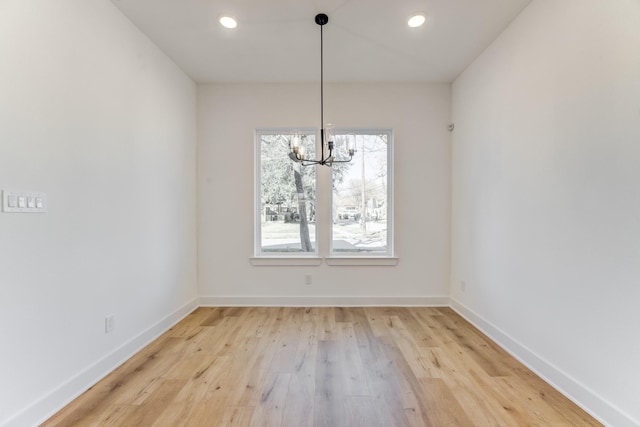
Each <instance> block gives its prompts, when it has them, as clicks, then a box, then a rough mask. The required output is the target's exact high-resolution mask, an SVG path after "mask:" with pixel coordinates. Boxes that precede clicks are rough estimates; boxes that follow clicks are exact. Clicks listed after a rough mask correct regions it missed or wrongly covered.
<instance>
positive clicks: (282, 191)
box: [255, 130, 317, 256]
mask: <svg viewBox="0 0 640 427" xmlns="http://www.w3.org/2000/svg"><path fill="white" fill-rule="evenodd" d="M294 134H295V135H300V137H301V140H302V144H303V145H304V147H305V149H306V150H307V153H308V154H309V155H310V156H315V149H314V147H315V145H316V144H315V141H316V136H315V131H313V130H312V131H311V132H308V131H306V132H302V133H301V132H300V131H298V132H294V131H293V130H258V131H257V132H256V160H257V165H256V173H257V175H258V176H257V179H256V185H257V187H259V188H257V189H256V195H257V197H256V243H255V244H256V248H255V253H256V255H268V256H272V255H315V254H317V247H316V226H315V224H316V221H315V216H316V168H315V167H302V166H300V164H299V163H296V162H293V161H291V159H290V158H289V143H290V140H291V138H292V137H293V136H294Z"/></svg>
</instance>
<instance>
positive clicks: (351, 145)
mask: <svg viewBox="0 0 640 427" xmlns="http://www.w3.org/2000/svg"><path fill="white" fill-rule="evenodd" d="M347 151H348V152H349V155H350V156H353V153H355V152H356V148H355V141H354V140H353V138H349V140H348V141H347Z"/></svg>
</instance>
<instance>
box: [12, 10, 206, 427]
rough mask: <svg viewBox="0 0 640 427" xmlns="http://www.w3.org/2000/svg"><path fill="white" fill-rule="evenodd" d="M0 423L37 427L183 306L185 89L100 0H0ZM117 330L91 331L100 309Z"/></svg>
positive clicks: (191, 189) (187, 215)
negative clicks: (21, 196) (41, 200)
mask: <svg viewBox="0 0 640 427" xmlns="http://www.w3.org/2000/svg"><path fill="white" fill-rule="evenodd" d="M0 53H1V55H0V64H1V65H0V93H1V94H2V96H0V189H3V190H31V191H39V192H44V193H46V195H47V212H46V213H42V214H17V213H2V212H0V340H1V344H0V345H1V346H2V350H1V351H0V378H1V380H0V425H4V424H6V425H17V426H25V425H35V424H37V422H39V421H42V417H43V416H47V415H49V413H50V411H52V410H54V409H55V408H57V407H59V406H60V405H61V404H63V403H64V402H65V401H66V400H68V399H70V398H72V397H73V396H74V395H75V394H78V393H80V392H82V391H83V390H84V388H83V387H87V386H88V385H90V382H91V381H92V380H95V379H97V378H98V377H99V376H100V375H101V374H104V373H106V372H108V371H109V370H110V369H111V368H113V367H114V364H117V363H119V362H120V361H122V360H123V358H125V357H126V356H128V355H129V354H130V353H131V352H132V351H135V349H136V348H137V346H139V345H140V344H141V343H144V342H145V341H146V340H148V339H150V338H151V337H152V336H153V335H154V334H155V333H157V332H159V331H160V330H162V328H163V327H165V326H166V325H167V324H169V323H171V322H172V321H175V320H176V319H178V318H179V317H180V316H182V315H184V314H185V313H186V312H187V311H188V310H189V309H190V308H191V306H193V305H195V304H196V296H197V287H196V268H195V262H196V257H195V252H196V243H195V241H196V201H195V197H196V194H195V193H196V180H195V154H196V113H195V108H196V87H195V84H194V83H193V82H192V81H191V80H190V79H188V78H187V77H186V76H185V75H184V73H182V72H181V71H180V70H179V69H178V68H177V67H176V66H175V65H174V64H173V63H172V62H171V61H170V60H168V59H167V57H166V56H165V55H164V54H162V53H161V52H160V51H159V50H158V49H157V48H156V47H155V46H154V45H153V44H152V43H151V42H150V41H149V40H148V39H147V38H146V37H145V36H144V35H143V34H142V33H140V32H139V31H138V30H137V29H135V27H134V26H133V25H132V24H131V22H130V21H129V20H128V19H126V18H125V17H124V16H123V15H122V14H121V13H120V12H119V11H118V10H117V9H116V8H115V7H114V6H113V4H111V3H110V2H109V1H107V0H94V1H84V0H59V1H55V2H51V1H44V0H3V1H2V2H0ZM107 315H114V316H115V328H114V330H113V331H112V332H111V333H109V334H105V317H106V316H107Z"/></svg>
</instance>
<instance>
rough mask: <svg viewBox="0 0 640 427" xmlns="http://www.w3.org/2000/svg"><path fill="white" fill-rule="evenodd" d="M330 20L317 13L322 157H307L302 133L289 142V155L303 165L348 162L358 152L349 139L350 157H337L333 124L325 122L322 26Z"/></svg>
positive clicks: (327, 164) (329, 164)
mask: <svg viewBox="0 0 640 427" xmlns="http://www.w3.org/2000/svg"><path fill="white" fill-rule="evenodd" d="M327 22H329V17H328V16H327V15H325V14H324V13H319V14H318V15H316V24H318V25H319V26H320V143H321V144H320V147H321V148H320V159H319V160H314V159H307V158H306V157H305V150H304V146H303V145H302V138H301V136H300V135H293V137H292V138H291V141H290V142H289V148H290V149H291V151H290V153H289V157H290V158H291V160H293V161H296V162H299V163H300V164H301V165H302V166H311V165H324V166H332V165H333V164H334V163H347V162H350V161H351V159H352V158H353V154H354V153H355V152H356V150H355V147H354V146H353V144H352V143H351V141H349V143H348V144H347V152H348V153H349V158H348V159H336V158H335V157H334V153H333V151H334V149H335V147H334V141H333V126H332V125H331V124H327V125H326V126H325V124H324V58H323V50H324V45H323V40H322V27H323V26H324V25H325V24H326V23H327Z"/></svg>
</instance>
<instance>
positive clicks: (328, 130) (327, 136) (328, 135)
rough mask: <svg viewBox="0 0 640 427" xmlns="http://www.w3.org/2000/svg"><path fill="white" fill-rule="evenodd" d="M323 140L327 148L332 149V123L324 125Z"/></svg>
mask: <svg viewBox="0 0 640 427" xmlns="http://www.w3.org/2000/svg"><path fill="white" fill-rule="evenodd" d="M324 142H325V143H326V144H327V148H329V150H333V125H332V124H331V123H327V124H326V125H325V127H324Z"/></svg>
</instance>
